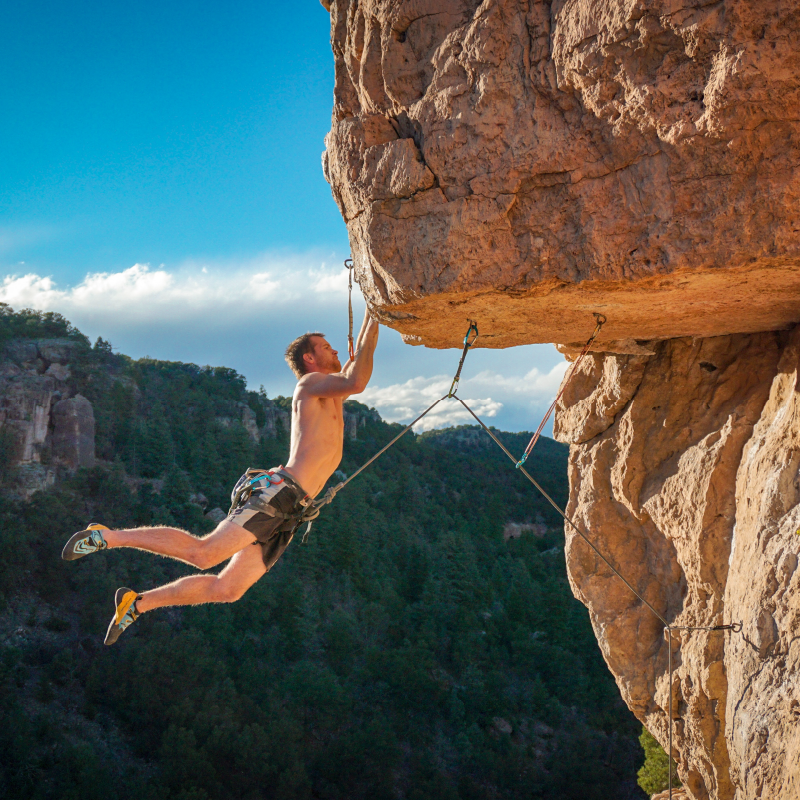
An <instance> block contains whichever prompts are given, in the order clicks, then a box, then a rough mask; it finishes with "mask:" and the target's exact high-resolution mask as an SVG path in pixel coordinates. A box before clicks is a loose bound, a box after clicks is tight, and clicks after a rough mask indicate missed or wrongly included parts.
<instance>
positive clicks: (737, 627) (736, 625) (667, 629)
mask: <svg viewBox="0 0 800 800" xmlns="http://www.w3.org/2000/svg"><path fill="white" fill-rule="evenodd" d="M456 400H458V402H459V403H461V405H462V406H464V408H466V409H467V411H469V413H470V414H471V415H472V416H473V417H474V418H475V420H476V421H477V422H478V424H479V425H480V426H481V427H482V428H483V429H484V430H485V431H486V433H488V434H489V436H491V437H492V439H493V440H494V441H495V443H496V444H497V445H498V447H500V449H501V450H502V451H503V452H504V453H505V454H506V455H507V456H508V457H509V458H510V459H511V460H512V461H514V456H512V455H511V453H510V452H509V451H508V450H507V449H506V447H505V445H504V444H503V443H502V442H501V441H500V440H499V439H498V438H497V437H496V436H495V435H494V434H493V433H492V431H491V430H490V429H489V428H487V427H486V425H484V423H483V421H482V420H481V419H480V418H479V417H478V416H477V414H475V412H474V411H473V410H472V409H471V408H470V407H469V406H468V405H467V404H466V403H465V402H464V401H463V400H462V399H461V398H460V397H456ZM534 444H535V442H534ZM516 466H517V468H518V469H520V470H521V472H522V474H523V475H524V476H525V477H526V478H527V479H528V480H529V481H530V482H531V483H532V484H533V485H534V486H535V487H536V488H537V489H538V490H539V491H540V492H541V493H542V495H543V496H544V498H545V499H546V500H547V501H548V502H549V503H550V505H551V506H553V508H554V509H555V510H556V511H557V512H558V513H559V514H560V515H561V516H562V517H563V518H564V521H565V522H566V523H567V524H568V525H569V526H570V527H571V528H572V529H573V530H574V531H575V532H576V533H577V534H578V535H579V536H580V537H581V538H582V539H583V540H584V541H585V542H586V544H588V545H589V547H591V548H592V550H594V552H595V553H597V555H598V556H599V557H600V558H601V559H602V560H603V561H604V562H605V563H606V565H607V566H608V567H609V568H610V569H611V571H612V572H613V573H614V574H615V575H616V576H617V577H618V578H619V579H620V580H621V581H622V582H623V583H624V584H625V585H626V586H627V587H628V589H630V590H631V592H633V594H634V595H636V597H638V598H639V600H641V601H642V602H643V603H644V604H645V605H646V606H647V608H649V609H650V611H651V612H652V613H653V614H654V615H655V616H656V617H657V618H658V619H659V620H660V621H661V623H662V624H663V625H664V633H665V634H666V635H667V636H668V644H667V663H668V671H669V684H668V690H669V692H668V701H667V703H668V708H667V725H668V729H669V745H668V746H669V753H668V755H667V757H668V759H669V771H668V788H669V798H670V800H672V783H673V781H672V774H673V766H674V763H675V762H674V759H673V758H672V735H673V727H674V720H673V717H672V705H673V694H672V676H673V664H672V631H733V632H734V633H739V632H741V630H742V623H741V622H733V623H731V624H729V625H708V626H706V625H670V624H669V623H668V622H667V621H666V620H665V619H664V617H662V616H661V614H659V613H658V611H656V610H655V608H653V606H652V605H651V604H650V603H648V602H647V600H645V599H644V597H642V596H641V595H640V594H639V592H637V591H636V589H634V588H633V586H631V584H630V583H629V582H628V581H627V580H626V579H625V577H624V576H623V575H622V574H620V572H619V570H617V569H616V567H614V565H613V564H612V563H611V562H610V561H609V560H608V559H607V558H606V557H605V556H604V555H603V554H602V553H601V552H600V551H599V550H598V549H597V547H595V545H594V543H593V542H592V541H591V540H590V539H589V538H588V537H587V536H586V535H585V534H584V533H583V531H581V530H580V528H578V526H577V525H576V524H575V523H574V522H573V521H572V520H571V519H570V518H569V517H568V516H567V515H566V513H565V512H564V511H562V510H561V508H559V506H558V505H557V504H556V502H555V501H554V500H553V498H552V497H550V495H549V494H547V492H546V491H545V490H544V489H543V488H542V487H541V486H540V485H539V484H538V483H537V481H536V480H535V479H534V478H533V477H532V476H531V475H530V474H529V473H528V471H527V470H526V469H525V468H524V467H522V466H521V465H520V464H517V465H516Z"/></svg>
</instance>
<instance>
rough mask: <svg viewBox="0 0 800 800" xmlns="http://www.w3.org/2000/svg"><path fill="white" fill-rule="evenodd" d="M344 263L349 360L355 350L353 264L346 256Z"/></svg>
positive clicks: (353, 355)
mask: <svg viewBox="0 0 800 800" xmlns="http://www.w3.org/2000/svg"><path fill="white" fill-rule="evenodd" d="M344 265H345V266H346V267H347V270H348V272H347V316H348V328H347V352H348V354H349V355H350V360H351V361H352V360H353V359H354V358H355V351H354V350H353V267H354V266H355V264H353V259H352V258H346V259H345V260H344Z"/></svg>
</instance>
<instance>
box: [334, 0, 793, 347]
mask: <svg viewBox="0 0 800 800" xmlns="http://www.w3.org/2000/svg"><path fill="white" fill-rule="evenodd" d="M324 5H326V6H327V5H328V3H327V0H326V3H324ZM329 5H330V12H331V37H332V45H333V52H334V57H335V69H336V85H335V103H334V110H333V119H332V127H331V133H330V134H329V137H328V139H327V151H326V153H325V156H324V159H323V160H324V168H325V174H326V177H327V178H328V180H329V182H330V184H331V187H332V190H333V194H334V197H335V198H336V201H337V202H338V204H339V207H340V208H341V211H342V214H343V216H344V218H345V220H346V222H347V225H348V229H349V232H350V242H351V247H352V252H353V256H354V259H355V263H356V273H357V278H358V280H359V282H360V284H361V288H362V290H363V291H364V293H365V295H366V297H367V299H368V301H369V303H370V304H371V305H372V307H373V308H375V309H377V310H378V311H379V313H380V315H381V318H382V320H383V321H384V322H386V323H387V324H390V325H392V326H393V327H395V328H397V329H398V330H400V331H401V332H402V333H404V334H406V335H407V338H408V340H409V341H414V342H421V343H425V344H428V345H432V346H435V347H454V346H457V345H458V340H459V337H460V336H463V329H464V328H465V327H466V325H465V321H466V319H467V318H468V317H470V318H473V319H476V320H477V321H478V322H479V324H480V329H481V333H482V337H481V339H480V340H479V345H480V346H485V347H486V346H488V347H507V346H511V345H516V344H521V343H526V342H561V343H572V342H576V341H578V340H580V339H585V337H586V336H588V334H589V332H590V331H591V328H592V320H591V316H590V314H589V312H590V311H602V312H604V313H606V314H607V315H608V317H609V323H608V325H607V326H606V328H604V330H603V333H602V335H601V337H600V339H599V349H603V346H604V345H605V346H606V348H605V349H609V350H612V351H614V352H624V353H630V352H633V351H632V350H630V349H625V348H624V347H622V348H621V347H620V346H619V345H617V344H610V342H612V341H613V342H618V341H620V340H628V341H629V342H632V343H633V342H634V341H635V340H647V339H660V338H667V337H677V336H689V335H690V336H705V337H707V336H713V335H718V334H727V333H735V332H754V331H763V330H775V329H778V328H781V327H786V326H788V325H790V324H791V323H796V322H798V321H800V270H798V269H797V265H798V258H800V234H799V233H798V230H799V229H798V224H797V219H798V211H800V200H799V192H800V182H798V166H797V165H798V163H799V156H800V139H799V138H798V127H799V125H800V123H798V119H797V113H796V109H797V106H798V100H799V99H800V69H799V67H800V59H799V58H798V51H799V50H800V11H798V8H797V4H796V3H794V2H787V1H786V0H783V1H782V0H764V2H761V3H753V2H747V1H746V0H724V1H723V2H716V3H709V2H706V1H705V0H684V1H683V2H681V3H678V2H674V0H638V1H636V2H634V0H553V2H535V0H485V2H479V0H400V1H399V2H398V1H397V0H332V2H330V4H329Z"/></svg>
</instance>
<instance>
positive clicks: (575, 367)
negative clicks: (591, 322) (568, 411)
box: [517, 312, 606, 469]
mask: <svg viewBox="0 0 800 800" xmlns="http://www.w3.org/2000/svg"><path fill="white" fill-rule="evenodd" d="M593 316H594V318H595V320H596V322H597V324H596V325H595V327H594V331H593V332H592V335H591V336H590V337H589V339H588V341H587V342H586V344H585V345H584V346H583V350H581V353H580V355H579V356H578V357H577V358H576V359H575V360H574V361H573V362H572V366H571V367H570V368H569V372H568V373H567V377H566V379H565V380H564V381H563V382H562V383H561V388H560V389H559V390H558V394H557V395H556V399H555V400H553V402H552V403H551V405H550V408H548V409H547V413H546V414H545V415H544V417H543V418H542V421H541V422H540V423H539V427H538V428H537V429H536V433H534V434H533V437H532V438H531V440H530V442H528V446H527V447H526V448H525V452H524V453H523V454H522V458H521V459H520V460H519V461H517V469H520V468H521V467H522V465H523V464H524V463H525V462H526V461H527V460H528V456H529V455H530V454H531V450H533V448H534V447H536V442H538V441H539V437H540V436H541V434H542V429H543V428H544V426H545V425H546V424H547V420H548V419H550V415H551V414H552V413H553V412H554V411H555V410H556V405H557V404H558V401H559V400H560V399H561V395H563V394H564V392H565V391H566V388H567V385H568V384H569V382H570V381H571V380H572V376H573V375H574V374H575V373H576V372H577V371H578V366H579V365H580V363H581V361H583V357H584V356H585V355H586V354H587V353H588V352H589V348H590V347H591V346H592V342H594V340H595V339H596V338H597V334H598V333H600V328H602V327H603V325H605V323H606V318H605V315H603V314H598V313H597V312H595V313H594V314H593Z"/></svg>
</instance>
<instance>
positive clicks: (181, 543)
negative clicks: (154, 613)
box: [103, 519, 260, 607]
mask: <svg viewBox="0 0 800 800" xmlns="http://www.w3.org/2000/svg"><path fill="white" fill-rule="evenodd" d="M103 538H104V539H105V540H106V543H107V544H108V546H109V548H113V547H136V548H138V549H139V550H147V551H148V552H150V553H157V554H159V555H162V556H169V557H170V558H175V559H177V560H178V561H185V562H186V563H187V564H191V565H192V566H193V567H197V568H198V569H211V567H215V566H216V565H217V564H220V563H222V562H223V561H226V560H227V559H229V558H230V557H231V556H233V555H234V554H236V553H238V552H239V551H240V550H241V549H242V548H244V547H247V546H248V545H252V544H253V542H255V540H256V537H255V536H253V534H252V533H250V532H249V531H246V530H245V529H244V528H242V527H241V526H239V525H237V524H236V523H234V522H231V521H230V520H227V519H224V520H222V522H220V524H219V525H217V527H216V529H215V530H214V531H213V532H212V533H209V534H208V536H205V537H203V538H202V539H200V538H198V537H196V536H192V534H191V533H187V532H186V531H182V530H180V529H179V528H165V527H157V528H131V529H125V530H119V531H110V530H104V531H103ZM254 549H256V548H254ZM259 552H260V551H259ZM137 607H138V605H137Z"/></svg>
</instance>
